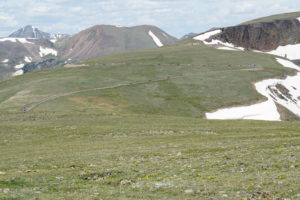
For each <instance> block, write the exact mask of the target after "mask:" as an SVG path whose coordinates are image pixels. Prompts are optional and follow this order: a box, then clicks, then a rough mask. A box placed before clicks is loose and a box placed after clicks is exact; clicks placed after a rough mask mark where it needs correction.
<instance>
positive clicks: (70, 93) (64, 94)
mask: <svg viewBox="0 0 300 200" xmlns="http://www.w3.org/2000/svg"><path fill="white" fill-rule="evenodd" d="M245 70H247V71H251V70H253V69H233V70H216V71H207V72H202V73H201V74H191V75H181V76H170V77H167V78H162V79H156V80H147V81H140V82H135V83H122V84H117V85H113V86H107V87H99V88H91V89H84V90H77V91H73V92H67V93H61V94H57V95H53V96H49V97H45V98H43V99H40V100H39V101H37V102H35V103H32V104H31V105H29V106H26V107H23V108H22V109H21V110H22V111H24V112H27V111H30V110H32V109H34V108H35V107H37V106H38V105H40V104H42V103H45V102H48V101H51V100H54V99H57V98H59V97H65V96H70V95H73V94H77V93H81V92H89V91H96V90H107V89H115V88H120V87H125V86H130V85H141V84H147V83H155V82H160V81H167V80H171V79H177V78H185V77H191V76H199V75H203V74H204V73H220V72H234V71H245Z"/></svg>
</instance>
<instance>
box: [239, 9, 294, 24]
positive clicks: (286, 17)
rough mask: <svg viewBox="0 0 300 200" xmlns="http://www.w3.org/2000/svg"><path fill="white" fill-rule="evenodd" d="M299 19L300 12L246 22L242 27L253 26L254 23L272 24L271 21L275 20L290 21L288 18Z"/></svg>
mask: <svg viewBox="0 0 300 200" xmlns="http://www.w3.org/2000/svg"><path fill="white" fill-rule="evenodd" d="M298 17H300V12H292V13H284V14H278V15H271V16H268V17H262V18H258V19H254V20H251V21H247V22H244V23H242V24H241V25H245V24H253V23H257V22H270V21H274V20H278V19H288V18H298Z"/></svg>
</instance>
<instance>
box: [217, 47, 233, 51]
mask: <svg viewBox="0 0 300 200" xmlns="http://www.w3.org/2000/svg"><path fill="white" fill-rule="evenodd" d="M217 49H219V50H228V51H238V49H235V48H230V47H217Z"/></svg>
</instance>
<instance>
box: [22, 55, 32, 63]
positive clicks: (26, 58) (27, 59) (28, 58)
mask: <svg viewBox="0 0 300 200" xmlns="http://www.w3.org/2000/svg"><path fill="white" fill-rule="evenodd" d="M24 61H25V62H27V63H30V62H32V58H31V57H27V56H25V58H24Z"/></svg>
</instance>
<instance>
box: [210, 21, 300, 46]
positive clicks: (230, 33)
mask: <svg viewBox="0 0 300 200" xmlns="http://www.w3.org/2000/svg"><path fill="white" fill-rule="evenodd" d="M221 30H222V33H220V34H219V35H216V36H214V37H212V38H211V39H218V40H221V41H223V42H229V43H232V44H234V45H236V46H240V47H244V48H245V49H249V50H253V49H255V50H260V51H271V50H274V49H276V48H277V47H278V46H284V45H288V44H299V43H300V22H299V20H297V19H281V20H275V21H272V22H260V23H253V24H247V25H239V26H233V27H227V28H222V29H221Z"/></svg>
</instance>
